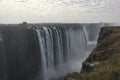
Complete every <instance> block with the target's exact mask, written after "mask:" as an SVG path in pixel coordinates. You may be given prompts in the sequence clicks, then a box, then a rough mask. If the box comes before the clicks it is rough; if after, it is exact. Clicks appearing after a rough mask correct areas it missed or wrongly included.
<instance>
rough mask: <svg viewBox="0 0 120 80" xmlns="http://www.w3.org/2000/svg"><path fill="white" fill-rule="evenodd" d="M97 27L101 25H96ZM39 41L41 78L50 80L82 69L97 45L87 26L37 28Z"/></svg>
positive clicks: (41, 79)
mask: <svg viewBox="0 0 120 80" xmlns="http://www.w3.org/2000/svg"><path fill="white" fill-rule="evenodd" d="M96 27H97V28H98V27H99V25H98V26H96ZM35 30H36V33H37V37H38V41H39V52H40V64H41V65H40V80H49V79H51V78H57V77H60V76H63V75H65V74H66V73H68V72H74V71H80V68H81V66H82V62H83V61H84V59H85V58H86V57H87V56H88V54H89V53H90V52H91V50H92V49H93V47H95V44H96V42H97V41H96V39H97V36H98V32H99V30H98V29H95V30H98V31H96V32H97V33H96V35H94V37H95V38H96V39H95V40H93V41H90V39H89V37H90V36H89V34H90V31H89V33H88V30H89V29H87V27H83V26H80V27H70V26H67V27H65V26H61V27H54V26H53V27H40V28H38V29H35Z"/></svg>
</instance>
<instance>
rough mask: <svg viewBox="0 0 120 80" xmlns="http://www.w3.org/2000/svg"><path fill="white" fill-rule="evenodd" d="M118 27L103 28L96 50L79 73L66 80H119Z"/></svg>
mask: <svg viewBox="0 0 120 80" xmlns="http://www.w3.org/2000/svg"><path fill="white" fill-rule="evenodd" d="M119 61H120V27H103V28H101V32H100V34H99V38H98V43H97V46H96V48H95V49H94V50H93V51H92V52H91V54H90V55H89V57H88V58H87V59H86V60H85V61H84V62H83V66H82V70H81V72H80V73H77V72H75V73H72V74H68V75H67V76H66V78H65V79H66V80H69V79H71V78H72V79H75V80H120V62H119Z"/></svg>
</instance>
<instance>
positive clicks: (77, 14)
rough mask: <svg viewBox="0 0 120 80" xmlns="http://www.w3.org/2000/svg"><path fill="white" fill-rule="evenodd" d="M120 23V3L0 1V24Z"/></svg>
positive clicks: (106, 0)
mask: <svg viewBox="0 0 120 80" xmlns="http://www.w3.org/2000/svg"><path fill="white" fill-rule="evenodd" d="M23 21H26V22H29V23H54V22H57V23H91V22H114V23H120V0H0V23H21V22H23Z"/></svg>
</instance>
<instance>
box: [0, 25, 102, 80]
mask: <svg viewBox="0 0 120 80" xmlns="http://www.w3.org/2000/svg"><path fill="white" fill-rule="evenodd" d="M102 26H103V24H101V23H96V24H95V23H90V24H34V25H33V24H32V25H22V24H20V25H0V80H50V79H51V80H52V79H56V78H59V77H61V76H64V75H65V74H67V73H69V72H75V71H80V69H81V67H82V62H83V61H84V60H85V58H87V57H88V55H89V53H90V52H91V51H92V49H93V48H94V47H95V45H96V43H97V38H98V34H99V31H100V28H101V27H102Z"/></svg>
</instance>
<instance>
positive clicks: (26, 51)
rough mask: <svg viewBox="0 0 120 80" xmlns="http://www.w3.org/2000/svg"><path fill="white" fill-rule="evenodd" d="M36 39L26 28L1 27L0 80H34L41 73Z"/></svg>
mask: <svg viewBox="0 0 120 80" xmlns="http://www.w3.org/2000/svg"><path fill="white" fill-rule="evenodd" d="M35 38H36V37H35V34H34V31H33V30H30V29H27V28H26V27H24V26H0V80H34V78H35V77H36V75H37V73H38V71H39V53H38V52H37V51H38V50H37V44H36V43H37V41H36V40H37V39H35Z"/></svg>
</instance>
